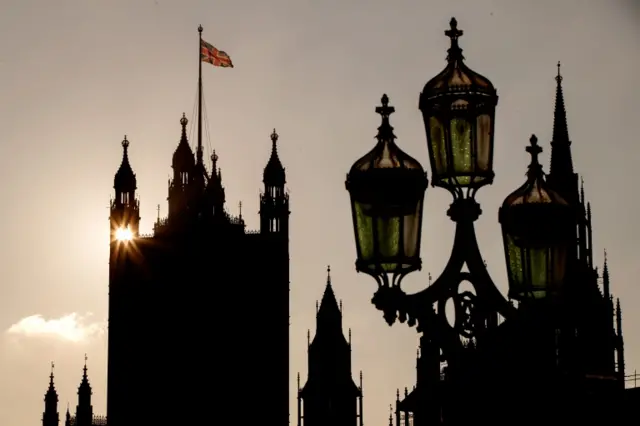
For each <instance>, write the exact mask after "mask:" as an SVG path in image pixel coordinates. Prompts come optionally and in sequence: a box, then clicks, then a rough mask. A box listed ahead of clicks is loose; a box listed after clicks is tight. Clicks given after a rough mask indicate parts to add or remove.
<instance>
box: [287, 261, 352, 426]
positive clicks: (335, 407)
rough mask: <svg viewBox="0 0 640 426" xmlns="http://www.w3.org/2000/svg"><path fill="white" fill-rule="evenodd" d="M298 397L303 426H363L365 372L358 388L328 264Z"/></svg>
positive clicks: (300, 418) (349, 347) (299, 416)
mask: <svg viewBox="0 0 640 426" xmlns="http://www.w3.org/2000/svg"><path fill="white" fill-rule="evenodd" d="M298 398H299V402H298V409H299V410H300V409H302V410H303V411H304V416H303V415H302V413H301V412H300V411H299V414H298V419H299V420H298V421H299V422H300V421H301V420H302V419H303V420H304V426H324V425H334V426H358V424H359V425H360V426H362V399H361V398H362V375H361V376H360V387H358V386H357V385H356V384H355V383H354V381H353V378H352V375H351V345H350V344H349V342H348V341H347V339H345V336H344V334H343V332H342V312H341V311H340V307H339V304H338V301H337V299H336V296H335V293H334V291H333V286H332V284H331V270H330V268H329V267H327V283H326V286H325V290H324V295H323V296H322V302H321V303H320V307H319V309H318V311H317V314H316V335H315V337H314V338H313V341H312V343H311V345H309V369H308V377H307V383H306V384H305V385H304V387H303V388H302V389H300V390H299V392H298ZM301 400H302V401H301ZM358 419H359V420H360V421H358Z"/></svg>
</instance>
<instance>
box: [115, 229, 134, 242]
mask: <svg viewBox="0 0 640 426" xmlns="http://www.w3.org/2000/svg"><path fill="white" fill-rule="evenodd" d="M132 239H133V232H131V229H129V227H128V226H127V227H126V228H118V230H117V231H116V240H118V241H131V240H132Z"/></svg>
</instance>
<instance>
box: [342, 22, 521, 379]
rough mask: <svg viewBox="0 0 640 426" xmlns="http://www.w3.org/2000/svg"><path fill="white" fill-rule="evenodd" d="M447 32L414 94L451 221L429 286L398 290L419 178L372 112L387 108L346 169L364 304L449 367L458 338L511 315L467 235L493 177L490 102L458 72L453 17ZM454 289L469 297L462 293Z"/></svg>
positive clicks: (412, 261) (410, 266) (413, 241)
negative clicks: (445, 43)
mask: <svg viewBox="0 0 640 426" xmlns="http://www.w3.org/2000/svg"><path fill="white" fill-rule="evenodd" d="M450 24H451V28H450V29H449V30H448V31H446V32H445V34H446V35H447V36H448V37H449V38H450V39H451V48H450V49H449V55H448V57H447V66H446V68H445V69H444V70H443V71H442V72H441V73H440V74H438V76H436V77H435V78H434V79H432V80H431V81H430V82H429V83H427V85H426V86H425V88H424V90H423V92H422V94H421V96H420V110H421V112H422V114H423V117H424V122H425V126H426V133H427V141H428V147H429V159H430V162H431V167H432V173H433V185H434V186H440V187H443V188H446V189H447V190H449V191H450V192H451V194H452V195H453V203H452V204H451V206H450V208H449V211H448V213H447V214H448V215H449V216H450V217H451V219H452V220H453V221H454V222H456V233H455V239H454V243H453V249H452V253H451V258H450V259H449V262H448V264H447V266H446V267H445V269H444V271H443V272H442V274H441V275H440V277H439V278H438V279H436V280H435V281H434V282H433V284H432V285H430V286H429V287H428V288H426V289H424V290H422V291H420V292H418V293H415V294H406V293H404V291H403V290H402V289H401V287H400V284H401V279H402V277H403V276H404V275H406V274H408V273H409V272H412V271H414V270H416V269H420V265H421V261H420V257H419V256H420V254H419V249H420V239H421V226H420V224H419V222H420V220H421V218H422V197H423V194H424V190H425V185H426V177H425V176H424V172H423V170H422V167H420V165H419V163H418V162H417V161H416V160H414V159H412V158H411V157H408V156H407V155H406V154H404V153H403V152H402V151H400V149H399V148H398V147H397V146H396V145H395V144H393V139H394V137H393V134H392V133H391V131H390V130H387V129H390V126H389V125H388V113H384V112H381V111H382V110H384V109H387V108H388V107H387V106H386V96H385V97H383V107H382V108H379V111H378V112H379V113H380V114H381V115H382V116H383V124H382V126H381V127H380V134H379V137H378V144H377V145H376V147H375V148H374V149H373V150H372V151H371V152H370V153H369V154H367V155H366V156H364V157H362V158H361V159H360V160H358V161H357V162H356V163H355V164H354V165H353V167H352V168H351V171H350V172H349V174H348V175H347V182H346V186H347V190H348V191H349V193H350V195H351V206H352V213H353V220H354V227H355V235H356V247H357V255H358V257H357V261H356V269H357V270H358V271H359V272H366V273H368V274H370V275H372V276H374V277H375V278H376V280H377V282H378V284H379V287H378V290H377V292H376V293H375V295H374V297H373V300H372V302H373V303H374V305H375V306H376V307H377V308H378V309H379V310H381V311H383V313H384V317H385V319H386V320H387V322H388V323H389V325H391V324H393V323H394V322H395V320H396V319H399V320H400V321H401V322H404V321H407V320H408V323H409V325H410V326H412V325H416V324H417V329H418V331H425V332H426V331H427V330H428V331H429V333H428V334H429V336H430V338H431V339H432V341H434V342H435V343H436V344H437V346H439V347H440V349H441V353H442V356H443V357H444V358H445V359H447V360H448V361H449V366H450V367H451V366H452V364H453V363H454V362H455V360H456V359H458V358H459V357H458V355H459V353H460V350H462V349H463V347H464V343H465V341H466V340H467V339H473V338H476V337H477V336H479V335H480V334H482V333H483V332H484V331H486V330H487V329H489V328H491V327H494V326H497V324H498V314H501V315H502V316H503V317H508V316H509V315H510V314H511V313H512V311H513V310H514V308H513V306H512V305H511V304H510V303H509V302H508V301H507V300H506V299H505V298H504V296H503V295H502V294H501V293H500V291H499V290H498V289H497V287H496V286H495V285H494V283H493V281H492V280H491V278H490V277H489V274H488V272H487V269H486V266H485V264H484V261H483V259H482V256H481V254H480V250H479V248H478V243H477V240H476V236H475V230H474V222H475V221H476V219H477V218H478V217H479V215H480V214H481V209H480V206H479V204H478V203H477V202H476V201H475V194H476V192H477V190H478V189H479V188H480V187H482V186H484V185H488V184H491V183H492V181H493V176H494V172H493V121H494V115H495V106H496V104H497V100H498V96H497V94H496V90H495V88H494V87H493V85H492V84H491V82H490V81H489V80H488V79H487V78H485V77H482V76H481V75H480V74H477V73H475V72H473V71H471V70H470V69H469V68H468V67H467V66H466V65H465V64H464V62H463V57H462V50H461V49H460V47H459V46H458V38H459V37H460V36H461V35H462V31H460V30H458V27H457V22H456V20H455V18H452V19H451V23H450ZM367 211H368V212H370V213H365V212H367ZM401 223H403V224H404V225H400V224H401ZM400 247H402V249H400ZM465 265H466V270H465ZM389 274H391V275H392V276H393V278H392V279H389V278H387V276H388V275H389ZM463 282H468V283H470V284H471V286H472V290H462V288H461V286H460V285H461V283H463ZM449 302H453V306H454V307H455V320H453V321H451V322H450V321H449V320H448V319H447V316H446V314H445V305H447V304H448V303H449ZM436 308H437V309H436Z"/></svg>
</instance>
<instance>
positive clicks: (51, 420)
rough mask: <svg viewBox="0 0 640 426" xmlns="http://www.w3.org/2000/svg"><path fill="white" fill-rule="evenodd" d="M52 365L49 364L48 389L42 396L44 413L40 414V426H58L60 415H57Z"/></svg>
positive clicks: (56, 393)
mask: <svg viewBox="0 0 640 426" xmlns="http://www.w3.org/2000/svg"><path fill="white" fill-rule="evenodd" d="M53 369H54V364H53V362H52V363H51V374H49V388H48V389H47V393H45V395H44V412H43V413H42V426H58V424H59V423H60V415H59V414H58V392H56V387H55V385H54V384H53Z"/></svg>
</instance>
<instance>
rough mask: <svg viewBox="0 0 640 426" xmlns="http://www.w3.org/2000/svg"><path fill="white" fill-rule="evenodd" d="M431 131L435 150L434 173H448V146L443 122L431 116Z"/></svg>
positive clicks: (432, 147) (432, 144) (433, 149)
mask: <svg viewBox="0 0 640 426" xmlns="http://www.w3.org/2000/svg"><path fill="white" fill-rule="evenodd" d="M429 133H430V136H431V150H432V151H433V162H434V168H435V170H433V174H434V175H437V176H439V175H443V174H446V173H447V147H446V144H445V132H444V126H443V125H442V122H441V121H440V120H439V119H438V118H436V117H431V118H429Z"/></svg>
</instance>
